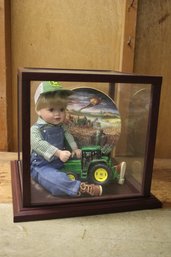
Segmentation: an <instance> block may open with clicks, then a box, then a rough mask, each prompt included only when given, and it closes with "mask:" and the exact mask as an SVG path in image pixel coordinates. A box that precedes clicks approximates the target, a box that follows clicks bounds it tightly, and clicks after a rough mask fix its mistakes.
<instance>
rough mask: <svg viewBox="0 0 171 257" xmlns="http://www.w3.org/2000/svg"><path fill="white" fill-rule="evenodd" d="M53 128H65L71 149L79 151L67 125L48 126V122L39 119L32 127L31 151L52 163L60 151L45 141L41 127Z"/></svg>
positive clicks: (64, 131)
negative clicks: (56, 153)
mask: <svg viewBox="0 0 171 257" xmlns="http://www.w3.org/2000/svg"><path fill="white" fill-rule="evenodd" d="M44 126H45V127H46V128H48V127H49V128H50V127H51V128H53V127H56V126H60V127H62V128H63V130H62V131H63V133H64V137H65V139H66V141H67V143H68V144H69V146H70V147H71V149H72V150H75V149H77V148H78V147H77V144H76V142H75V141H74V138H73V136H72V135H71V134H70V133H69V132H68V130H67V127H66V126H65V125H52V124H48V123H47V122H46V121H44V120H43V119H41V118H40V117H39V118H38V120H37V122H36V123H35V124H34V125H33V126H32V127H31V151H35V152H36V153H37V154H39V155H41V156H43V157H44V158H45V159H46V160H47V161H51V160H52V159H53V157H54V154H55V152H56V151H57V150H58V148H57V147H56V146H54V145H53V143H52V144H51V143H49V142H48V141H47V140H44V138H43V137H42V133H41V129H40V128H41V127H44Z"/></svg>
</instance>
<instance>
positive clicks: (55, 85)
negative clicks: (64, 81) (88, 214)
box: [34, 81, 73, 104]
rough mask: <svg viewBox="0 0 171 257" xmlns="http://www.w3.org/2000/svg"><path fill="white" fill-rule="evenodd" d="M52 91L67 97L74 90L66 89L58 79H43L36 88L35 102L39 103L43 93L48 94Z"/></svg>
mask: <svg viewBox="0 0 171 257" xmlns="http://www.w3.org/2000/svg"><path fill="white" fill-rule="evenodd" d="M50 92H57V93H59V95H60V96H61V97H67V96H70V95H71V94H72V93H73V92H72V90H69V89H64V88H63V87H62V85H61V84H60V83H59V82H57V81H43V82H41V83H40V85H39V86H38V88H37V89H36V92H35V95H34V101H35V104H36V103H37V101H38V99H39V97H40V95H41V94H46V93H50Z"/></svg>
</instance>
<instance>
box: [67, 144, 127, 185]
mask: <svg viewBox="0 0 171 257" xmlns="http://www.w3.org/2000/svg"><path fill="white" fill-rule="evenodd" d="M81 150H82V158H81V160H80V159H70V160H69V161H67V162H66V163H65V164H64V168H63V171H64V172H66V174H67V175H68V176H69V177H70V179H73V180H75V179H79V180H80V181H87V182H89V183H94V184H98V185H105V184H108V183H110V182H111V181H114V180H116V181H117V182H118V183H119V184H123V183H124V177H125V170H126V163H125V162H121V163H120V164H118V165H113V163H112V160H111V158H110V156H109V154H104V153H103V151H102V148H101V147H100V146H89V147H83V148H82V149H81Z"/></svg>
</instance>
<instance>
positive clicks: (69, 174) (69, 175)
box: [67, 171, 77, 180]
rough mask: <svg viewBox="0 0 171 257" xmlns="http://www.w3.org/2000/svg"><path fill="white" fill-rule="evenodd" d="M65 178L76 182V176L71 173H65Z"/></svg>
mask: <svg viewBox="0 0 171 257" xmlns="http://www.w3.org/2000/svg"><path fill="white" fill-rule="evenodd" d="M67 176H68V177H69V178H70V179H71V180H76V179H77V175H76V174H75V173H74V172H72V171H69V172H67Z"/></svg>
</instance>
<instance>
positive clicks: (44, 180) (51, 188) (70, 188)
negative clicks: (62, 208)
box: [31, 164, 81, 196]
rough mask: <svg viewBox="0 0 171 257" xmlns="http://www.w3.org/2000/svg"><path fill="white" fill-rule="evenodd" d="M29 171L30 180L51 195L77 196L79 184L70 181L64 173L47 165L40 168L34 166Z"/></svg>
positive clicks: (76, 181) (75, 181) (78, 182)
mask: <svg viewBox="0 0 171 257" xmlns="http://www.w3.org/2000/svg"><path fill="white" fill-rule="evenodd" d="M31 169H32V170H31V175H32V178H33V179H34V180H35V181H36V182H38V183H39V184H40V185H41V186H42V187H44V188H45V189H46V190H47V191H48V192H50V193H51V194H52V195H54V196H60V195H69V196H77V195H78V192H79V188H80V183H81V182H80V181H78V180H70V178H69V177H68V176H67V175H66V174H65V173H64V172H62V171H60V170H57V169H55V168H54V167H51V166H50V165H48V164H46V165H42V166H41V167H39V166H36V165H34V168H33V167H32V168H31Z"/></svg>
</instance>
